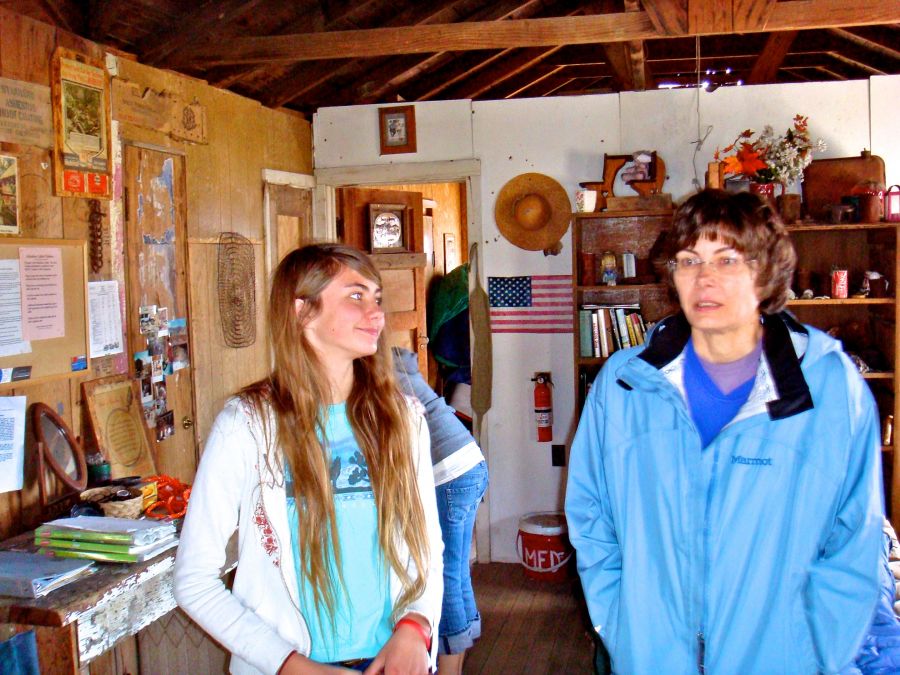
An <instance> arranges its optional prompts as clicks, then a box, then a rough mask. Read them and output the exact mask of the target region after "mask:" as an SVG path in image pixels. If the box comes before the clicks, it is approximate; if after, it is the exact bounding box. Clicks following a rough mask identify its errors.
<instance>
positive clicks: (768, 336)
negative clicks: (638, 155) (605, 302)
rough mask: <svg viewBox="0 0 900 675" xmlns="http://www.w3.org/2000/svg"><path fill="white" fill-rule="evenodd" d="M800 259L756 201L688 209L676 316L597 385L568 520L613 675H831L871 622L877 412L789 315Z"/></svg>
mask: <svg viewBox="0 0 900 675" xmlns="http://www.w3.org/2000/svg"><path fill="white" fill-rule="evenodd" d="M795 261H796V254H795V253H794V249H793V246H792V244H791V242H790V239H789V237H788V235H787V233H786V232H785V230H784V227H783V226H782V225H781V223H780V221H779V219H778V217H777V215H776V214H775V213H774V212H773V211H772V209H771V208H770V207H769V206H768V204H767V203H766V202H764V201H763V200H761V199H760V198H758V197H756V196H755V195H751V194H746V193H745V194H736V195H733V194H729V193H725V192H722V191H718V190H704V191H702V192H700V193H698V194H696V195H694V196H693V197H691V198H690V199H688V200H687V201H686V202H685V203H684V204H683V205H682V206H681V207H680V208H679V209H678V210H677V212H676V214H675V218H674V222H673V226H672V230H671V233H670V235H669V237H668V239H667V257H666V262H665V266H666V268H667V270H668V278H669V282H670V283H671V285H672V287H673V288H674V290H675V292H676V294H677V297H678V302H679V305H680V311H679V312H678V313H677V314H674V315H672V316H670V317H667V318H666V319H663V320H662V321H661V322H660V323H659V324H658V325H657V326H656V327H655V328H654V330H653V331H652V333H651V334H650V335H649V336H648V340H647V341H646V343H645V344H644V345H643V346H640V347H635V348H633V349H628V350H622V351H619V352H616V353H615V354H614V355H613V356H612V357H610V359H609V361H607V363H606V365H605V366H604V368H603V369H602V370H601V371H600V373H599V375H598V376H597V380H596V381H595V383H594V386H593V387H592V388H591V391H590V394H589V396H588V399H587V402H586V404H585V408H584V412H583V414H582V417H581V421H580V423H579V426H578V432H577V433H576V436H575V441H574V443H573V446H572V453H571V466H570V470H569V480H568V489H567V495H566V513H567V515H568V525H569V534H570V537H571V540H572V543H573V544H574V545H575V548H576V550H577V552H578V556H577V560H578V571H579V574H580V576H581V581H582V584H583V586H584V592H585V597H586V599H587V604H588V608H589V610H590V614H591V617H592V619H593V623H594V625H595V627H596V630H597V632H598V634H599V636H600V638H601V639H602V640H603V643H604V645H605V647H606V649H607V650H608V651H609V653H610V656H611V660H612V667H613V669H614V670H615V671H616V672H623V673H637V674H640V673H658V672H678V673H688V672H700V673H762V672H783V673H813V672H837V671H839V670H840V669H841V668H843V667H844V666H846V665H848V664H849V663H851V661H852V660H853V657H854V656H855V652H856V649H857V647H858V645H859V643H860V641H861V640H862V637H863V634H864V632H865V630H866V628H867V627H868V625H869V621H870V619H871V616H872V611H873V609H874V607H875V602H876V597H877V592H878V558H879V544H880V528H881V514H882V502H881V488H880V477H881V467H880V442H879V436H878V428H879V424H878V416H877V411H876V408H875V404H874V401H873V399H872V395H871V393H870V392H869V389H868V387H867V386H866V384H865V382H864V381H863V380H862V378H861V377H860V375H859V373H858V372H857V371H856V369H855V368H854V367H853V365H852V363H851V362H850V360H849V359H848V358H847V356H846V355H845V354H844V353H843V352H842V351H841V347H840V344H839V343H838V342H836V341H835V340H833V339H832V338H830V337H828V336H827V335H825V334H824V333H822V332H821V331H819V330H817V329H815V328H812V327H810V326H805V325H802V324H800V323H799V322H798V321H797V320H796V319H795V318H794V317H793V316H792V315H790V314H789V313H788V312H786V311H784V306H785V303H786V300H787V292H788V288H789V283H790V279H791V277H792V275H793V271H794V266H795Z"/></svg>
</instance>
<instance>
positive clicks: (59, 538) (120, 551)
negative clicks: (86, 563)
mask: <svg viewBox="0 0 900 675" xmlns="http://www.w3.org/2000/svg"><path fill="white" fill-rule="evenodd" d="M34 543H35V544H36V545H37V546H38V547H39V549H38V550H39V551H40V552H41V553H46V554H52V555H55V556H57V557H60V558H83V559H86V560H99V561H101V562H124V563H132V562H144V561H145V560H149V559H150V558H154V557H156V556H158V555H159V554H160V553H162V552H163V551H167V550H169V549H170V548H173V547H174V546H177V545H178V537H177V536H176V534H175V526H174V525H173V524H172V523H163V522H160V521H155V520H136V519H131V518H109V517H95V516H79V517H77V518H60V519H59V520H54V521H51V522H49V523H46V524H44V525H41V526H40V527H39V528H37V529H36V530H35V531H34Z"/></svg>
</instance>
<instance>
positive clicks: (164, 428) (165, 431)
mask: <svg viewBox="0 0 900 675" xmlns="http://www.w3.org/2000/svg"><path fill="white" fill-rule="evenodd" d="M174 434H175V413H174V411H172V410H170V411H168V412H166V413H163V414H162V415H157V416H156V440H157V442H158V441H164V440H166V439H167V438H169V437H170V436H173V435H174Z"/></svg>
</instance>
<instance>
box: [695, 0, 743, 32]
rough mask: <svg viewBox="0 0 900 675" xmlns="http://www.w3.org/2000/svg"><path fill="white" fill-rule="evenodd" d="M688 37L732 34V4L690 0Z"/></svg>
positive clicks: (719, 0)
mask: <svg viewBox="0 0 900 675" xmlns="http://www.w3.org/2000/svg"><path fill="white" fill-rule="evenodd" d="M687 5H688V7H687V23H688V29H687V33H688V35H706V34H711V33H730V32H731V31H732V26H733V22H734V18H733V14H732V10H733V7H732V4H731V2H727V1H726V2H722V0H688V3H687Z"/></svg>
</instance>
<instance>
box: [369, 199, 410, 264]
mask: <svg viewBox="0 0 900 675" xmlns="http://www.w3.org/2000/svg"><path fill="white" fill-rule="evenodd" d="M369 232H370V235H371V236H370V238H369V241H370V242H371V244H370V248H371V251H372V253H406V252H408V251H409V225H408V222H407V217H406V207H405V206H404V205H403V204H369Z"/></svg>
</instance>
